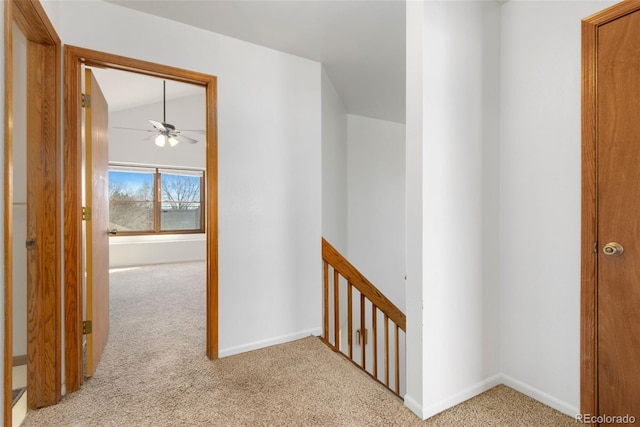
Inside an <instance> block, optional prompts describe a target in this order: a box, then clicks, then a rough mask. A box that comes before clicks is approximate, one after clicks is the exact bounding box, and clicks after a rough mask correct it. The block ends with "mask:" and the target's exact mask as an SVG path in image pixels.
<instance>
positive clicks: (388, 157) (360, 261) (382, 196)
mask: <svg viewBox="0 0 640 427" xmlns="http://www.w3.org/2000/svg"><path fill="white" fill-rule="evenodd" d="M348 141H349V142H348V167H347V171H348V172H347V174H348V194H349V201H348V206H349V209H348V236H349V261H350V262H351V263H353V264H354V265H355V266H356V268H358V270H360V272H361V273H362V274H364V275H365V276H366V277H367V278H368V279H369V280H370V281H371V282H372V283H373V284H374V285H375V286H376V287H377V288H378V289H380V290H381V291H382V292H383V293H384V294H385V295H386V296H387V297H388V298H389V299H390V300H391V301H392V302H393V303H394V304H395V305H396V306H398V308H400V309H401V310H402V311H403V312H404V311H405V280H404V276H405V274H406V269H405V267H406V265H405V251H406V247H405V234H406V229H405V150H404V146H405V127H404V125H403V124H399V123H393V122H387V121H382V120H376V119H370V118H366V117H361V116H354V115H348Z"/></svg>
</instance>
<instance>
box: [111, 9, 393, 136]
mask: <svg viewBox="0 0 640 427" xmlns="http://www.w3.org/2000/svg"><path fill="white" fill-rule="evenodd" d="M109 1H110V2H111V3H115V4H118V5H121V6H124V7H128V8H131V9H136V10H139V11H142V12H146V13H149V14H153V15H157V16H161V17H165V18H168V19H172V20H175V21H179V22H183V23H185V24H189V25H192V26H195V27H199V28H203V29H206V30H210V31H213V32H216V33H220V34H224V35H227V36H230V37H234V38H237V39H240V40H245V41H248V42H252V43H256V44H259V45H262V46H266V47H270V48H273V49H277V50H279V51H283V52H287V53H291V54H293V55H297V56H301V57H304V58H308V59H312V60H315V61H319V62H322V64H323V66H324V68H325V70H326V71H327V74H328V75H329V77H330V78H331V81H332V82H333V84H334V86H335V88H336V90H337V91H338V93H339V94H340V96H341V97H342V100H343V102H344V104H345V107H346V109H347V112H348V113H350V114H356V115H361V116H365V117H372V118H377V119H382V120H389V121H393V122H398V123H404V121H405V1H404V0H155V1H140V0H109Z"/></svg>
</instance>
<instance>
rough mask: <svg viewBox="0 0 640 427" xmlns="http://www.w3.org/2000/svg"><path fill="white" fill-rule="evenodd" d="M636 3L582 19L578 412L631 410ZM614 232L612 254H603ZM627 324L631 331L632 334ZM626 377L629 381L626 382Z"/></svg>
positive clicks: (637, 346) (639, 62)
mask: <svg viewBox="0 0 640 427" xmlns="http://www.w3.org/2000/svg"><path fill="white" fill-rule="evenodd" d="M639 10H640V2H631V1H625V2H622V3H619V4H617V5H614V6H612V7H610V8H607V9H605V10H603V11H602V12H599V13H597V14H595V15H593V16H591V17H588V18H586V19H584V20H583V24H582V89H583V90H582V94H583V96H582V156H583V157H582V279H581V281H582V290H581V399H580V400H581V412H582V413H583V414H606V415H620V416H624V415H627V414H628V415H631V416H635V417H636V420H637V419H638V418H639V417H640V407H639V406H638V405H639V404H640V388H639V386H638V382H637V381H634V379H637V378H639V377H640V367H639V366H640V365H639V364H638V361H639V360H640V340H639V338H638V333H637V331H638V330H639V329H640V288H639V287H638V283H640V257H639V256H638V254H639V251H640V227H639V225H638V221H637V220H635V218H634V217H637V213H636V212H637V208H638V207H639V206H640V190H639V189H640V186H639V184H640V173H639V170H640V168H639V167H638V165H639V164H640V163H639V161H640V144H638V143H637V142H636V141H640V126H638V123H639V122H638V120H637V119H636V118H635V116H637V114H638V113H639V112H640V102H638V100H639V99H640V84H638V81H637V80H638V79H637V77H635V79H634V76H638V73H639V71H640V68H639V67H640V49H639V48H638V46H639V44H638V43H637V42H636V43H634V41H637V40H640V12H639ZM611 241H616V242H619V243H621V244H622V245H623V246H624V248H625V252H624V254H623V255H622V256H620V257H611V256H606V255H604V254H603V252H602V250H603V247H604V245H606V244H607V243H608V242H611ZM634 332H635V336H634ZM634 382H635V384H634Z"/></svg>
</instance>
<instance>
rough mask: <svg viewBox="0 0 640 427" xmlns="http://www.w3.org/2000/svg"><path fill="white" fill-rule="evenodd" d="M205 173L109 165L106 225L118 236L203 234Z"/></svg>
mask: <svg viewBox="0 0 640 427" xmlns="http://www.w3.org/2000/svg"><path fill="white" fill-rule="evenodd" d="M203 182H204V172H203V171H201V170H186V169H184V170H182V169H159V168H149V167H144V166H118V165H111V166H110V169H109V222H110V228H112V229H116V230H117V231H118V234H124V235H131V234H154V233H194V232H195V233H202V232H204V220H203V218H204V216H203V212H202V200H203V199H204V197H203V195H204V185H203Z"/></svg>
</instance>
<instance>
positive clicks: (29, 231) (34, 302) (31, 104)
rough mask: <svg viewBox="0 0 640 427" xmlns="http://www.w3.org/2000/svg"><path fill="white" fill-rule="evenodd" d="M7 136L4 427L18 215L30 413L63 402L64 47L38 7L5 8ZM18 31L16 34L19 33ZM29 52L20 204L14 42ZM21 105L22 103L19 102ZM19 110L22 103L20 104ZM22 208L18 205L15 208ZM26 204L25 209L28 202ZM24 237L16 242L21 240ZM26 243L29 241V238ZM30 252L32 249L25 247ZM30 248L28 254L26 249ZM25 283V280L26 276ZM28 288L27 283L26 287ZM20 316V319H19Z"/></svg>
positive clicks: (16, 4) (13, 4)
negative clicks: (25, 168) (25, 169)
mask: <svg viewBox="0 0 640 427" xmlns="http://www.w3.org/2000/svg"><path fill="white" fill-rule="evenodd" d="M3 7H4V18H5V20H4V25H5V27H4V29H5V37H4V48H5V50H4V57H5V82H4V84H5V117H4V120H5V121H4V123H5V127H4V130H5V135H4V154H5V156H4V161H5V164H4V247H5V258H4V267H5V270H4V271H5V273H4V284H5V295H4V297H5V309H4V316H5V317H4V319H5V331H4V336H5V338H4V349H5V352H4V373H5V375H4V403H3V406H4V420H3V421H4V423H5V425H11V424H12V411H11V409H12V408H11V407H12V380H13V374H12V365H13V362H14V359H13V356H14V353H13V347H14V346H13V338H14V337H13V334H14V331H13V315H14V307H13V283H14V263H13V255H14V254H13V250H12V248H13V247H14V221H13V219H14V217H13V215H14V210H15V209H17V210H22V211H26V212H24V217H22V218H21V219H22V220H23V222H24V223H25V229H26V230H25V233H26V234H25V235H26V240H25V241H22V242H20V241H16V242H15V243H16V248H17V247H21V249H20V256H21V258H22V259H23V262H22V264H23V266H24V267H25V268H24V271H25V273H24V274H23V275H22V276H26V295H25V298H24V299H26V306H27V307H26V311H25V312H24V316H26V340H27V343H26V356H27V357H26V368H27V369H26V370H27V378H26V379H27V388H28V390H29V391H28V395H27V407H28V408H37V407H42V406H47V405H52V404H55V403H57V402H58V401H59V400H60V397H61V330H60V324H61V316H60V291H61V274H60V272H61V264H62V263H61V256H60V254H61V250H60V247H61V240H62V239H61V232H60V226H59V224H60V223H61V206H62V204H61V197H60V194H61V191H60V162H59V159H60V152H61V148H60V136H59V134H60V83H61V74H60V73H61V68H60V53H61V42H60V39H59V37H58V35H57V34H56V31H55V29H54V28H53V25H52V24H51V22H50V21H49V19H48V17H47V14H46V12H45V11H44V9H43V8H42V6H41V5H40V3H39V2H38V1H37V0H28V1H6V2H4V5H3ZM14 24H15V27H14ZM14 31H15V32H17V31H19V32H20V33H21V36H24V39H23V40H24V44H25V45H26V75H25V76H19V77H20V78H26V96H25V94H24V93H20V92H18V93H16V96H18V97H23V98H25V99H22V104H21V106H20V108H25V109H26V114H25V117H26V120H25V121H24V123H23V124H22V125H20V126H23V127H26V129H22V131H23V132H24V134H23V136H24V135H26V138H22V141H18V140H16V141H15V143H16V144H20V143H21V144H23V145H26V146H22V147H20V151H21V152H22V153H23V154H24V156H25V157H26V158H27V161H28V164H29V175H28V179H27V183H26V191H23V192H22V193H26V197H25V199H24V200H19V199H18V196H22V195H25V194H18V193H21V191H18V193H16V194H15V196H16V198H15V199H14V173H13V172H14V171H13V168H14V157H13V148H14V138H13V136H14V135H13V110H14V106H15V105H14V92H13V91H14V77H17V76H14V75H13V72H14V57H13V47H14V45H13V36H14ZM15 101H19V100H15ZM17 105H20V102H17ZM15 202H18V204H17V205H16V203H15ZM22 202H24V203H22ZM15 237H16V238H17V236H15ZM22 237H24V236H22ZM25 246H26V248H25ZM23 248H24V249H26V254H25V253H24V249H23ZM21 279H25V278H24V277H21ZM21 285H22V286H24V283H22V284H21ZM17 314H18V313H17V312H16V315H17Z"/></svg>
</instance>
